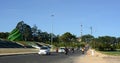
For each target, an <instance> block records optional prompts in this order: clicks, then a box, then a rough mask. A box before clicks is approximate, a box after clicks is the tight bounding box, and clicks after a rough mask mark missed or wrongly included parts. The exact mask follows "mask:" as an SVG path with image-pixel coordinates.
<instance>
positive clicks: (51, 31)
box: [51, 14, 54, 45]
mask: <svg viewBox="0 0 120 63" xmlns="http://www.w3.org/2000/svg"><path fill="white" fill-rule="evenodd" d="M51 17H54V15H53V14H52V15H51ZM52 43H53V21H52V22H51V45H52Z"/></svg>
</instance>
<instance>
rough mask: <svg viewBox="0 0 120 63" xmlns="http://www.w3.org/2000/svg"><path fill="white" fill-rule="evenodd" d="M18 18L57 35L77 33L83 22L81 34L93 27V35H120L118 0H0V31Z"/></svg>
mask: <svg viewBox="0 0 120 63" xmlns="http://www.w3.org/2000/svg"><path fill="white" fill-rule="evenodd" d="M51 15H54V16H51ZM20 21H24V22H25V23H26V24H28V25H30V26H31V27H33V25H36V26H37V27H38V28H39V29H40V30H42V31H43V32H48V33H51V32H53V33H54V34H56V35H58V34H59V35H61V34H64V33H65V32H70V33H72V34H74V35H76V36H78V37H79V36H80V35H81V25H83V27H82V33H83V35H85V34H90V33H91V30H90V27H92V35H93V36H95V37H98V36H106V35H107V36H114V37H120V0H0V32H11V31H12V30H13V29H14V28H15V27H16V25H17V23H18V22H20ZM52 26H53V27H52ZM52 29H53V31H52Z"/></svg>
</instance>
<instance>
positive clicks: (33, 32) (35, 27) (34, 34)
mask: <svg viewBox="0 0 120 63" xmlns="http://www.w3.org/2000/svg"><path fill="white" fill-rule="evenodd" d="M37 31H38V29H37V26H36V25H34V26H33V27H32V35H33V40H35V39H36V37H37V35H38V33H37ZM35 41H36V40H35Z"/></svg>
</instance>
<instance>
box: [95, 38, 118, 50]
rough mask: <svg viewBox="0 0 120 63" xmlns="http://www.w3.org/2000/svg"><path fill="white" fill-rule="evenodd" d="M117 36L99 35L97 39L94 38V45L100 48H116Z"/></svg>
mask: <svg viewBox="0 0 120 63" xmlns="http://www.w3.org/2000/svg"><path fill="white" fill-rule="evenodd" d="M115 43H116V38H115V37H110V36H102V37H98V38H97V39H96V40H94V43H93V45H94V46H95V48H96V49H98V50H111V51H113V50H115V49H116V46H115Z"/></svg>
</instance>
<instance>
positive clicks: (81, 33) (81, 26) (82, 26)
mask: <svg viewBox="0 0 120 63" xmlns="http://www.w3.org/2000/svg"><path fill="white" fill-rule="evenodd" d="M82 27H83V25H82V24H81V41H82Z"/></svg>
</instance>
